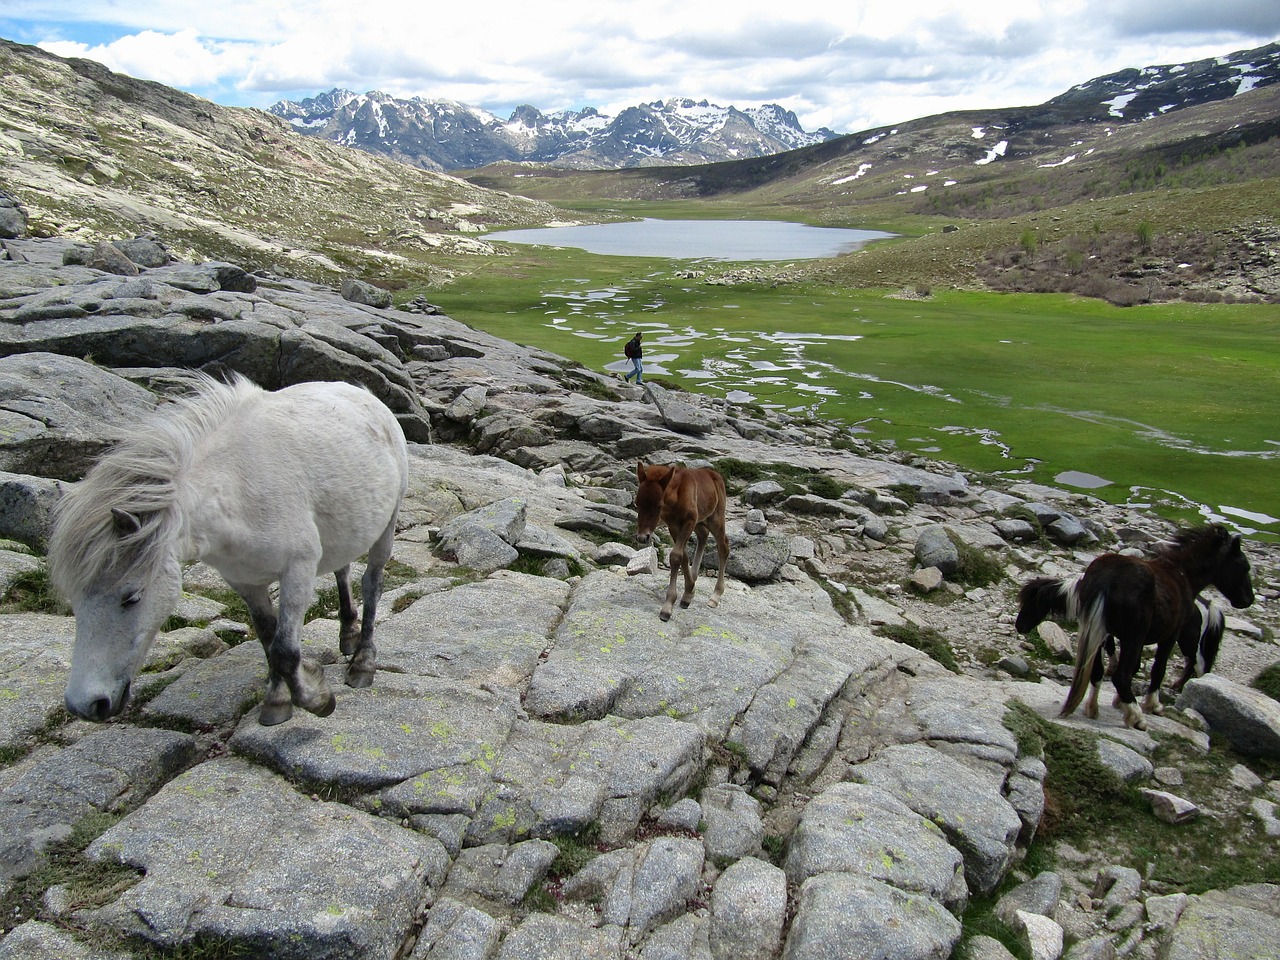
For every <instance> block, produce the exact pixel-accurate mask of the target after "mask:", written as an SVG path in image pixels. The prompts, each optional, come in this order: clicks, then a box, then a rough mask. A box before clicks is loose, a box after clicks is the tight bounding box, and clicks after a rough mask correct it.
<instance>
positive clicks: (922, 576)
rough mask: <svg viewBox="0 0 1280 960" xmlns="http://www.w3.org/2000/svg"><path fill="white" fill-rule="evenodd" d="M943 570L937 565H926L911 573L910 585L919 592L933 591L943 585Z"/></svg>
mask: <svg viewBox="0 0 1280 960" xmlns="http://www.w3.org/2000/svg"><path fill="white" fill-rule="evenodd" d="M942 580H943V577H942V571H941V570H939V569H938V568H937V567H924V568H923V569H920V570H917V571H916V572H915V573H913V574H911V579H910V580H909V581H908V585H909V586H910V587H911V589H913V590H915V591H916V592H918V593H933V591H935V590H937V589H938V588H939V587H941V586H942Z"/></svg>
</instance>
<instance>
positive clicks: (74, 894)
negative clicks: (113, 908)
mask: <svg viewBox="0 0 1280 960" xmlns="http://www.w3.org/2000/svg"><path fill="white" fill-rule="evenodd" d="M121 818H122V814H113V813H102V812H94V813H91V814H89V815H88V816H87V817H85V818H84V819H82V820H80V821H78V822H77V823H76V824H75V825H73V826H72V828H71V832H70V833H69V834H68V835H67V836H65V837H63V838H62V839H60V840H55V841H53V842H52V843H50V844H49V845H48V846H47V847H45V849H44V856H43V858H42V860H41V863H40V866H38V867H37V868H36V869H35V870H33V871H32V872H31V873H29V874H27V876H25V877H23V878H21V879H19V880H17V881H15V882H14V885H13V887H12V888H11V889H10V891H9V893H8V895H7V896H6V897H4V898H3V900H0V927H2V928H3V930H4V932H5V933H7V932H8V931H9V930H11V929H13V928H14V927H16V926H18V925H19V924H22V923H25V922H26V921H27V920H31V919H34V918H35V917H37V916H39V913H40V906H41V900H42V898H43V897H44V894H45V892H46V891H47V890H49V888H50V887H55V886H63V887H65V888H66V890H67V902H68V904H69V905H70V907H71V908H72V910H85V909H92V908H95V907H100V906H102V905H103V904H106V903H109V902H110V901H112V900H114V899H115V898H116V897H118V896H119V895H120V894H121V893H123V892H124V891H125V890H127V889H128V888H129V887H131V886H133V885H134V884H135V883H137V882H138V880H140V879H141V877H142V872H141V871H140V870H135V869H133V868H131V867H125V866H121V865H119V864H115V863H108V862H95V861H92V860H89V859H87V858H86V857H85V856H84V851H85V849H86V848H87V847H88V846H89V844H90V843H92V842H93V841H94V840H96V839H97V838H98V837H100V836H101V835H102V834H103V833H105V832H106V831H107V830H108V829H109V828H111V827H112V826H114V825H115V824H116V823H117V822H119V821H120V819H121Z"/></svg>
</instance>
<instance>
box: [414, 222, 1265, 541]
mask: <svg viewBox="0 0 1280 960" xmlns="http://www.w3.org/2000/svg"><path fill="white" fill-rule="evenodd" d="M890 236H892V235H891V234H887V233H884V232H880V231H854V230H836V229H826V228H816V227H809V226H806V225H803V224H795V223H783V222H778V221H752V220H734V221H714V220H661V219H652V218H651V219H644V220H638V221H633V222H629V223H614V224H602V225H591V226H579V227H551V228H543V229H538V230H519V231H506V232H501V233H492V234H489V235H488V237H487V239H489V240H490V241H492V242H493V243H494V245H495V247H496V248H497V249H499V250H501V251H502V253H503V255H501V256H495V257H492V258H486V260H485V263H484V266H483V267H480V268H478V269H475V270H472V271H471V272H470V273H468V274H467V275H465V276H461V277H458V278H457V279H456V280H454V281H453V282H451V283H449V284H448V285H445V286H441V287H438V288H433V289H431V290H430V291H427V295H428V297H429V299H431V300H432V301H433V302H435V303H437V304H439V305H440V306H441V307H442V308H443V309H444V310H445V312H447V313H448V314H449V315H450V316H452V317H454V318H455V319H457V320H460V321H462V322H464V323H467V324H469V325H471V326H474V327H476V328H477V329H480V330H484V331H486V332H489V333H492V334H494V335H497V336H500V337H503V338H505V339H508V340H512V341H514V342H516V343H522V344H527V345H530V346H535V347H539V348H542V349H545V350H549V351H552V352H554V353H557V354H560V355H561V356H565V357H568V358H570V359H572V360H575V361H578V362H580V363H582V364H583V365H584V366H587V367H589V368H592V369H595V370H598V371H601V372H606V373H620V372H621V371H623V370H625V369H628V368H629V364H628V363H627V362H626V361H625V360H624V359H623V357H622V345H623V343H624V342H625V341H626V340H627V339H629V338H630V337H631V335H632V334H633V333H634V332H635V331H637V330H639V331H643V332H644V344H645V357H644V367H645V376H646V377H648V378H656V379H658V380H659V381H660V382H662V383H664V384H665V385H667V386H672V387H676V388H683V389H687V390H690V391H694V392H698V393H704V394H708V395H711V396H716V397H723V398H725V399H727V400H729V401H730V402H733V403H742V404H752V405H755V406H757V407H760V408H765V409H772V410H778V411H785V412H787V413H789V414H791V415H793V416H796V417H802V418H808V417H812V418H821V419H823V420H825V421H828V422H838V423H840V424H843V425H844V426H845V427H846V428H847V430H848V435H849V437H850V438H851V439H861V440H865V441H868V442H873V443H881V444H886V445H892V446H894V447H896V448H897V449H898V450H901V451H903V452H907V453H917V454H919V455H920V456H922V457H926V458H928V459H930V460H935V461H943V462H950V463H953V464H955V465H956V466H957V468H958V469H961V470H964V471H966V472H976V473H981V474H992V475H995V474H999V475H1005V476H1010V477H1016V478H1018V479H1022V480H1029V481H1034V482H1041V483H1050V484H1053V485H1055V486H1060V487H1064V488H1067V489H1078V490H1079V491H1080V492H1082V493H1087V494H1089V495H1092V496H1096V497H1099V498H1102V499H1105V500H1108V501H1111V502H1117V503H1126V502H1127V503H1132V504H1135V505H1143V506H1147V505H1150V506H1154V507H1155V508H1156V509H1158V510H1159V511H1160V512H1161V513H1163V514H1165V515H1166V516H1170V517H1172V518H1175V519H1179V520H1182V521H1184V522H1204V521H1206V520H1220V521H1224V522H1226V523H1228V524H1229V525H1230V526H1232V527H1234V528H1236V529H1239V530H1241V531H1243V532H1245V533H1246V534H1248V535H1250V536H1256V537H1261V538H1264V539H1277V538H1280V307H1278V306H1276V305H1271V304H1232V305H1225V304H1212V305H1209V304H1190V303H1165V304H1149V305H1142V306H1135V307H1124V308H1121V307H1115V306H1112V305H1110V304H1107V303H1105V302H1103V301H1099V300H1091V299H1085V298H1079V297H1071V296H1065V295H1057V294H995V293H986V292H972V291H958V290H937V291H931V292H928V293H927V295H924V296H919V295H917V294H916V293H915V292H914V291H909V290H908V291H904V290H900V289H890V288H885V289H848V288H844V287H839V286H835V285H832V284H826V283H823V282H821V281H817V280H803V281H800V282H785V283H773V282H770V281H767V280H766V281H760V280H752V279H750V276H751V274H750V268H751V267H753V266H754V267H760V266H762V265H764V264H765V263H768V264H769V265H770V266H775V265H779V264H781V265H785V264H787V263H793V262H800V261H810V260H813V259H815V258H823V257H832V256H837V255H840V254H844V253H847V252H849V251H851V250H856V249H858V248H859V247H861V246H862V245H865V244H866V243H869V242H874V241H876V240H880V239H884V238H887V237H890ZM744 270H745V271H746V272H747V276H748V279H747V280H746V281H745V282H734V283H730V284H724V283H718V282H716V283H709V282H707V281H708V280H709V279H714V278H717V277H719V276H720V275H724V274H732V273H733V272H735V271H738V272H741V271H744ZM411 292H412V291H411Z"/></svg>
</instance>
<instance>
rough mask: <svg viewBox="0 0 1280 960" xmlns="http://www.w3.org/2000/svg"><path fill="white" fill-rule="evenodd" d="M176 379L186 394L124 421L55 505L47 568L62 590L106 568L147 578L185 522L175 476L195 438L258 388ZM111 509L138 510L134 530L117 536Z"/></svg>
mask: <svg viewBox="0 0 1280 960" xmlns="http://www.w3.org/2000/svg"><path fill="white" fill-rule="evenodd" d="M180 383H181V384H182V385H183V386H185V387H186V388H187V390H188V392H187V393H186V395H184V396H181V397H179V398H177V399H175V400H174V401H173V402H172V403H169V404H167V405H165V406H164V407H163V408H162V409H161V410H160V411H159V414H158V415H157V416H154V417H152V418H150V419H148V420H146V421H144V422H142V423H138V424H135V425H133V426H131V427H129V428H127V429H126V430H125V431H124V434H123V436H122V437H121V439H120V441H119V442H118V443H117V444H116V446H115V447H113V448H112V449H111V451H110V452H109V453H107V454H106V455H105V456H104V457H103V458H102V459H101V460H99V461H98V462H97V463H96V464H94V466H93V467H92V468H90V470H89V472H88V473H87V474H85V477H84V479H83V480H81V481H80V482H79V483H77V484H74V485H72V486H70V487H68V488H67V491H66V493H65V494H64V496H63V497H62V498H61V499H60V500H59V501H58V502H57V504H55V505H54V508H53V531H52V533H51V535H50V537H49V575H50V579H51V581H52V584H53V587H54V589H55V590H57V592H58V593H59V594H61V595H62V596H63V597H64V598H68V599H69V598H71V597H72V596H74V595H75V594H76V593H77V592H78V591H79V590H82V589H83V588H84V587H85V586H87V585H88V584H89V583H91V582H92V581H94V580H96V579H97V578H99V577H100V576H102V575H103V574H104V573H106V572H107V571H108V570H112V569H120V570H125V569H132V570H137V572H138V573H139V575H140V576H142V577H144V578H146V577H147V576H149V574H151V573H152V572H153V571H154V568H155V567H156V566H157V565H159V564H160V563H162V562H163V561H164V559H165V557H166V556H167V555H168V554H169V552H170V550H171V547H172V544H173V541H174V538H175V536H176V535H177V534H178V532H179V530H180V529H181V526H182V523H183V518H182V517H181V515H180V512H179V510H178V509H177V503H176V493H177V489H178V480H179V478H180V477H181V476H182V474H183V473H184V471H185V470H186V467H187V465H188V464H189V463H190V462H191V458H192V454H193V451H194V450H195V448H196V445H197V444H198V443H199V441H200V440H201V438H203V437H205V436H207V435H208V434H209V432H210V431H212V430H214V429H216V428H217V427H218V426H219V425H221V424H223V423H225V422H227V421H228V419H231V418H233V417H235V415H236V412H237V411H238V410H239V409H240V408H241V407H242V406H243V405H244V404H246V403H248V402H251V401H252V400H254V399H255V398H256V397H257V396H259V395H260V394H261V393H262V391H261V389H260V388H259V387H257V386H255V385H254V384H253V383H251V382H250V381H248V380H246V379H244V378H243V377H240V376H238V375H236V376H233V377H232V380H231V382H230V383H223V382H221V381H219V380H215V379H214V378H213V377H211V376H209V375H208V374H204V373H197V372H191V373H188V374H184V375H183V377H182V378H181V381H180ZM113 510H123V511H125V512H127V513H129V514H132V515H133V516H135V517H137V519H138V521H139V522H140V524H141V526H140V528H139V529H138V530H137V532H135V533H131V534H129V535H127V536H120V534H119V533H118V532H117V530H116V524H115V519H114V517H113V514H112V511H113Z"/></svg>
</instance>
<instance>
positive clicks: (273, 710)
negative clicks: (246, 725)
mask: <svg viewBox="0 0 1280 960" xmlns="http://www.w3.org/2000/svg"><path fill="white" fill-rule="evenodd" d="M292 716H293V704H292V703H290V702H289V701H288V700H286V701H284V703H264V704H263V705H262V709H261V710H260V711H259V712H258V723H259V724H261V725H262V726H264V727H274V726H275V725H276V724H277V723H284V722H285V721H286V720H288V719H289V718H290V717H292Z"/></svg>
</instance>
